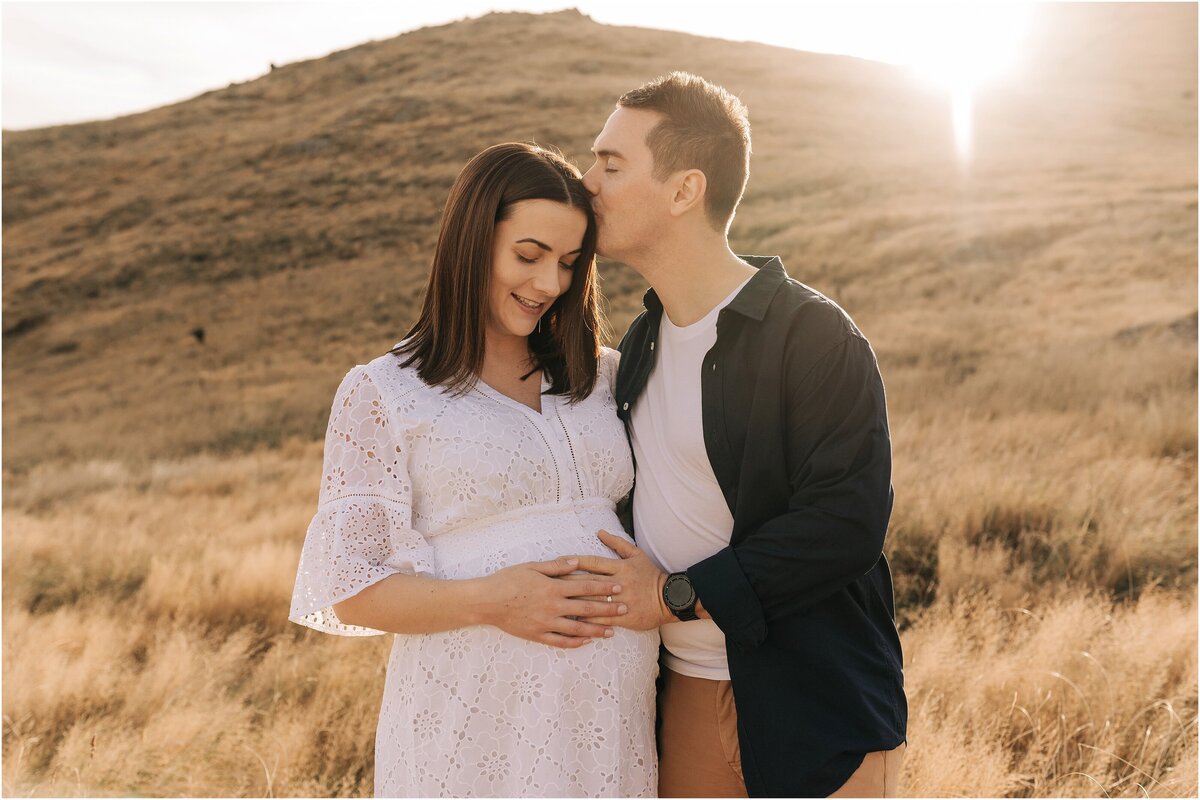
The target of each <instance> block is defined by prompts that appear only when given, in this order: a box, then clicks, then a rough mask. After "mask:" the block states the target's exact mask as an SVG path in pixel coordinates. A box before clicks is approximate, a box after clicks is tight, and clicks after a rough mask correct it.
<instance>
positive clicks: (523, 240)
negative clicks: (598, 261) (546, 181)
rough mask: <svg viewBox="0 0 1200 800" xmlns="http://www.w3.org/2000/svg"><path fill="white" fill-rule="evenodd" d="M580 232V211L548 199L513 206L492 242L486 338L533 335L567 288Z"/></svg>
mask: <svg viewBox="0 0 1200 800" xmlns="http://www.w3.org/2000/svg"><path fill="white" fill-rule="evenodd" d="M586 232H587V216H586V215H585V214H584V213H583V211H582V210H581V209H578V208H573V207H571V206H569V205H566V204H565V203H557V202H555V201H553V200H522V201H521V202H519V203H514V204H513V206H512V207H511V208H510V209H509V215H508V219H506V220H503V221H502V222H499V223H497V224H496V235H495V238H494V239H493V241H492V283H491V290H490V292H489V293H488V294H489V298H488V299H489V307H490V312H491V313H490V315H489V318H488V326H487V332H488V337H489V338H491V337H496V336H519V337H526V336H529V334H530V333H532V332H533V330H534V328H536V327H537V324H538V320H539V319H541V317H542V315H543V314H544V313H546V311H547V310H548V309H549V308H550V306H551V304H553V303H554V300H555V298H557V297H558V296H559V295H561V294H562V293H563V292H565V291H567V289H568V288H570V286H571V278H572V275H573V272H572V270H573V269H574V267H575V260H576V259H577V258H578V256H579V251H580V250H581V249H582V248H583V236H584V234H585V233H586ZM580 266H581V267H582V266H583V265H582V264H581V265H580Z"/></svg>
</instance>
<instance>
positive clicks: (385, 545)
mask: <svg viewBox="0 0 1200 800" xmlns="http://www.w3.org/2000/svg"><path fill="white" fill-rule="evenodd" d="M618 358H619V354H618V353H617V352H616V351H613V350H609V349H605V350H604V351H603V353H602V356H601V359H600V374H599V376H598V379H597V383H596V388H595V390H594V391H593V392H592V394H591V396H589V397H588V398H587V399H585V400H583V401H581V402H579V403H575V404H571V403H569V402H568V401H567V400H566V399H565V398H561V397H554V396H550V395H543V396H542V402H543V411H544V412H545V413H544V414H538V413H537V412H536V411H533V410H532V409H529V408H527V407H525V406H522V405H521V404H520V403H517V402H516V401H508V402H505V400H507V398H504V397H503V396H498V395H496V394H495V393H494V392H493V393H490V394H489V393H485V392H471V393H469V394H467V395H465V396H461V397H455V396H452V395H449V394H446V393H444V392H442V390H441V389H439V388H437V387H430V386H427V385H426V384H425V383H424V382H423V381H421V379H420V377H419V376H418V375H417V374H416V371H415V370H413V369H411V368H409V369H404V368H401V367H400V362H399V360H398V359H397V358H396V357H395V356H392V355H384V356H381V357H380V358H377V359H375V360H374V361H372V362H371V363H369V364H367V365H365V366H357V367H355V368H354V369H352V370H350V372H349V373H348V374H347V375H346V377H345V378H344V379H343V381H342V383H341V386H340V387H339V388H338V391H337V395H336V397H335V399H334V402H333V407H332V409H331V412H330V419H329V428H328V431H327V434H326V438H325V459H324V466H323V470H322V480H321V491H320V498H319V502H318V506H317V512H316V514H315V516H314V517H313V519H312V522H311V523H310V525H309V528H308V532H307V535H306V538H305V542H304V548H303V551H302V553H301V557H300V566H299V569H298V571H297V578H296V586H295V590H294V593H293V596H292V607H291V613H290V615H289V616H290V619H291V620H292V621H294V622H297V623H299V624H302V625H307V626H310V627H312V628H315V629H317V630H321V631H325V632H327V633H333V634H340V635H346V636H365V635H372V634H379V633H382V631H377V630H373V629H369V628H362V627H357V626H352V625H346V624H343V623H342V622H341V621H340V620H338V618H337V615H336V614H335V613H334V611H333V605H334V604H335V603H337V602H340V601H341V600H344V599H346V598H348V597H351V596H353V595H354V594H357V593H358V592H360V591H362V589H364V588H365V587H367V586H370V585H371V584H373V583H375V582H377V581H380V580H382V579H384V578H386V577H387V576H389V575H393V574H396V573H404V574H409V575H427V576H431V577H435V578H444V579H457V578H469V577H478V576H482V575H487V574H490V573H492V572H494V571H496V570H498V569H503V568H504V567H507V566H510V565H513V564H519V563H523V562H526V561H543V560H547V559H551V558H554V557H557V556H559V555H566V554H597V555H603V556H607V557H613V553H612V552H611V551H609V550H608V549H607V548H605V547H604V546H603V545H602V544H601V543H600V542H599V540H598V539H597V538H596V536H595V532H596V531H597V530H598V529H601V528H603V529H605V530H608V531H609V532H611V533H615V534H618V535H621V536H626V534H625V533H624V531H623V530H622V528H621V523H620V522H619V521H618V519H617V517H616V515H615V513H614V506H615V503H616V502H617V501H618V500H620V499H621V498H622V497H624V496H625V495H626V494H628V492H629V490H630V488H631V487H632V485H633V464H632V459H631V457H630V454H629V448H628V444H627V441H626V438H625V432H624V430H623V428H622V426H621V422H620V420H619V419H618V418H617V416H616V407H615V403H614V401H613V397H612V384H613V382H614V380H615V376H616V367H617V359H618ZM626 538H628V537H627V536H626ZM658 644H659V640H658V634H657V632H655V631H650V632H645V633H638V632H631V631H626V630H624V629H621V628H617V629H616V636H614V637H613V638H612V639H608V640H600V641H595V642H593V643H590V644H587V645H585V646H583V647H581V648H579V649H576V650H562V649H559V648H552V647H548V646H545V645H540V644H535V643H532V642H527V641H525V640H523V639H518V638H516V637H513V636H509V635H508V634H505V633H503V632H502V631H500V630H499V629H497V628H493V627H490V626H476V627H471V628H462V629H458V630H453V631H447V632H445V633H437V634H421V635H397V636H395V637H394V641H393V646H392V651H391V656H390V659H389V663H388V671H387V678H386V681H385V688H384V695H383V701H382V705H381V708H380V715H379V723H378V727H377V730H376V741H375V794H376V795H377V796H475V797H496V796H507V797H527V796H559V797H571V796H592V797H603V796H626V797H631V796H653V795H654V794H655V792H656V789H657V783H658V776H657V760H656V757H655V740H654V679H655V677H656V676H657V674H658V663H657V661H658Z"/></svg>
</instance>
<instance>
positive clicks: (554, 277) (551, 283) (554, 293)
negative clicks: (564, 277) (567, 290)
mask: <svg viewBox="0 0 1200 800" xmlns="http://www.w3.org/2000/svg"><path fill="white" fill-rule="evenodd" d="M542 262H543V263H542V264H540V265H539V266H538V268H537V270H536V271H535V272H534V273H533V278H532V283H533V288H534V289H536V290H537V291H538V292H539V293H540V294H543V295H549V296H550V297H551V298H554V297H558V294H559V285H558V270H559V269H560V267H559V266H558V262H557V261H555V260H554V259H551V258H545V259H542Z"/></svg>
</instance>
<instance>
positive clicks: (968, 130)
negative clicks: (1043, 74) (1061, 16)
mask: <svg viewBox="0 0 1200 800" xmlns="http://www.w3.org/2000/svg"><path fill="white" fill-rule="evenodd" d="M936 10H937V13H936V15H930V16H928V17H926V18H925V22H926V25H924V26H923V32H922V35H921V37H920V41H919V42H917V41H914V42H913V44H914V51H913V55H912V56H911V57H910V58H908V59H906V63H907V64H908V65H909V66H910V67H912V68H913V70H914V71H915V72H916V74H917V75H918V76H920V77H921V78H922V79H923V80H925V81H927V82H930V83H932V84H934V85H937V86H940V87H942V88H943V89H945V90H946V91H948V92H949V94H950V101H951V124H952V125H953V128H954V143H955V148H956V150H957V152H958V156H959V159H960V160H961V161H962V162H964V163H966V162H968V161H969V160H970V156H971V145H972V135H973V116H972V106H973V97H974V95H975V92H976V90H977V89H978V88H979V87H981V86H983V85H985V84H987V83H990V82H993V81H997V80H1000V79H1003V78H1005V77H1010V76H1011V74H1012V73H1013V71H1014V68H1015V67H1016V64H1017V60H1018V59H1017V56H1018V52H1019V50H1020V47H1021V45H1022V43H1023V40H1024V38H1025V33H1026V30H1027V28H1028V23H1029V14H1030V7H1029V5H1028V4H1015V3H998V4H994V3H954V4H939V5H938V6H937V7H936Z"/></svg>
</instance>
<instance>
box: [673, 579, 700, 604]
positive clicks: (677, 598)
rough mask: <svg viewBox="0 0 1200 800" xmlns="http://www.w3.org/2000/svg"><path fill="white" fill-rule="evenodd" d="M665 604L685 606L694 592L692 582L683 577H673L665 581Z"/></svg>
mask: <svg viewBox="0 0 1200 800" xmlns="http://www.w3.org/2000/svg"><path fill="white" fill-rule="evenodd" d="M666 595H667V598H666V599H667V605H669V606H671V607H672V608H685V607H687V606H689V605H691V603H692V602H693V600H692V598H694V597H695V592H694V591H692V584H691V583H690V582H689V581H686V580H684V579H683V578H675V579H673V580H671V581H669V582H668V583H667V591H666Z"/></svg>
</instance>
